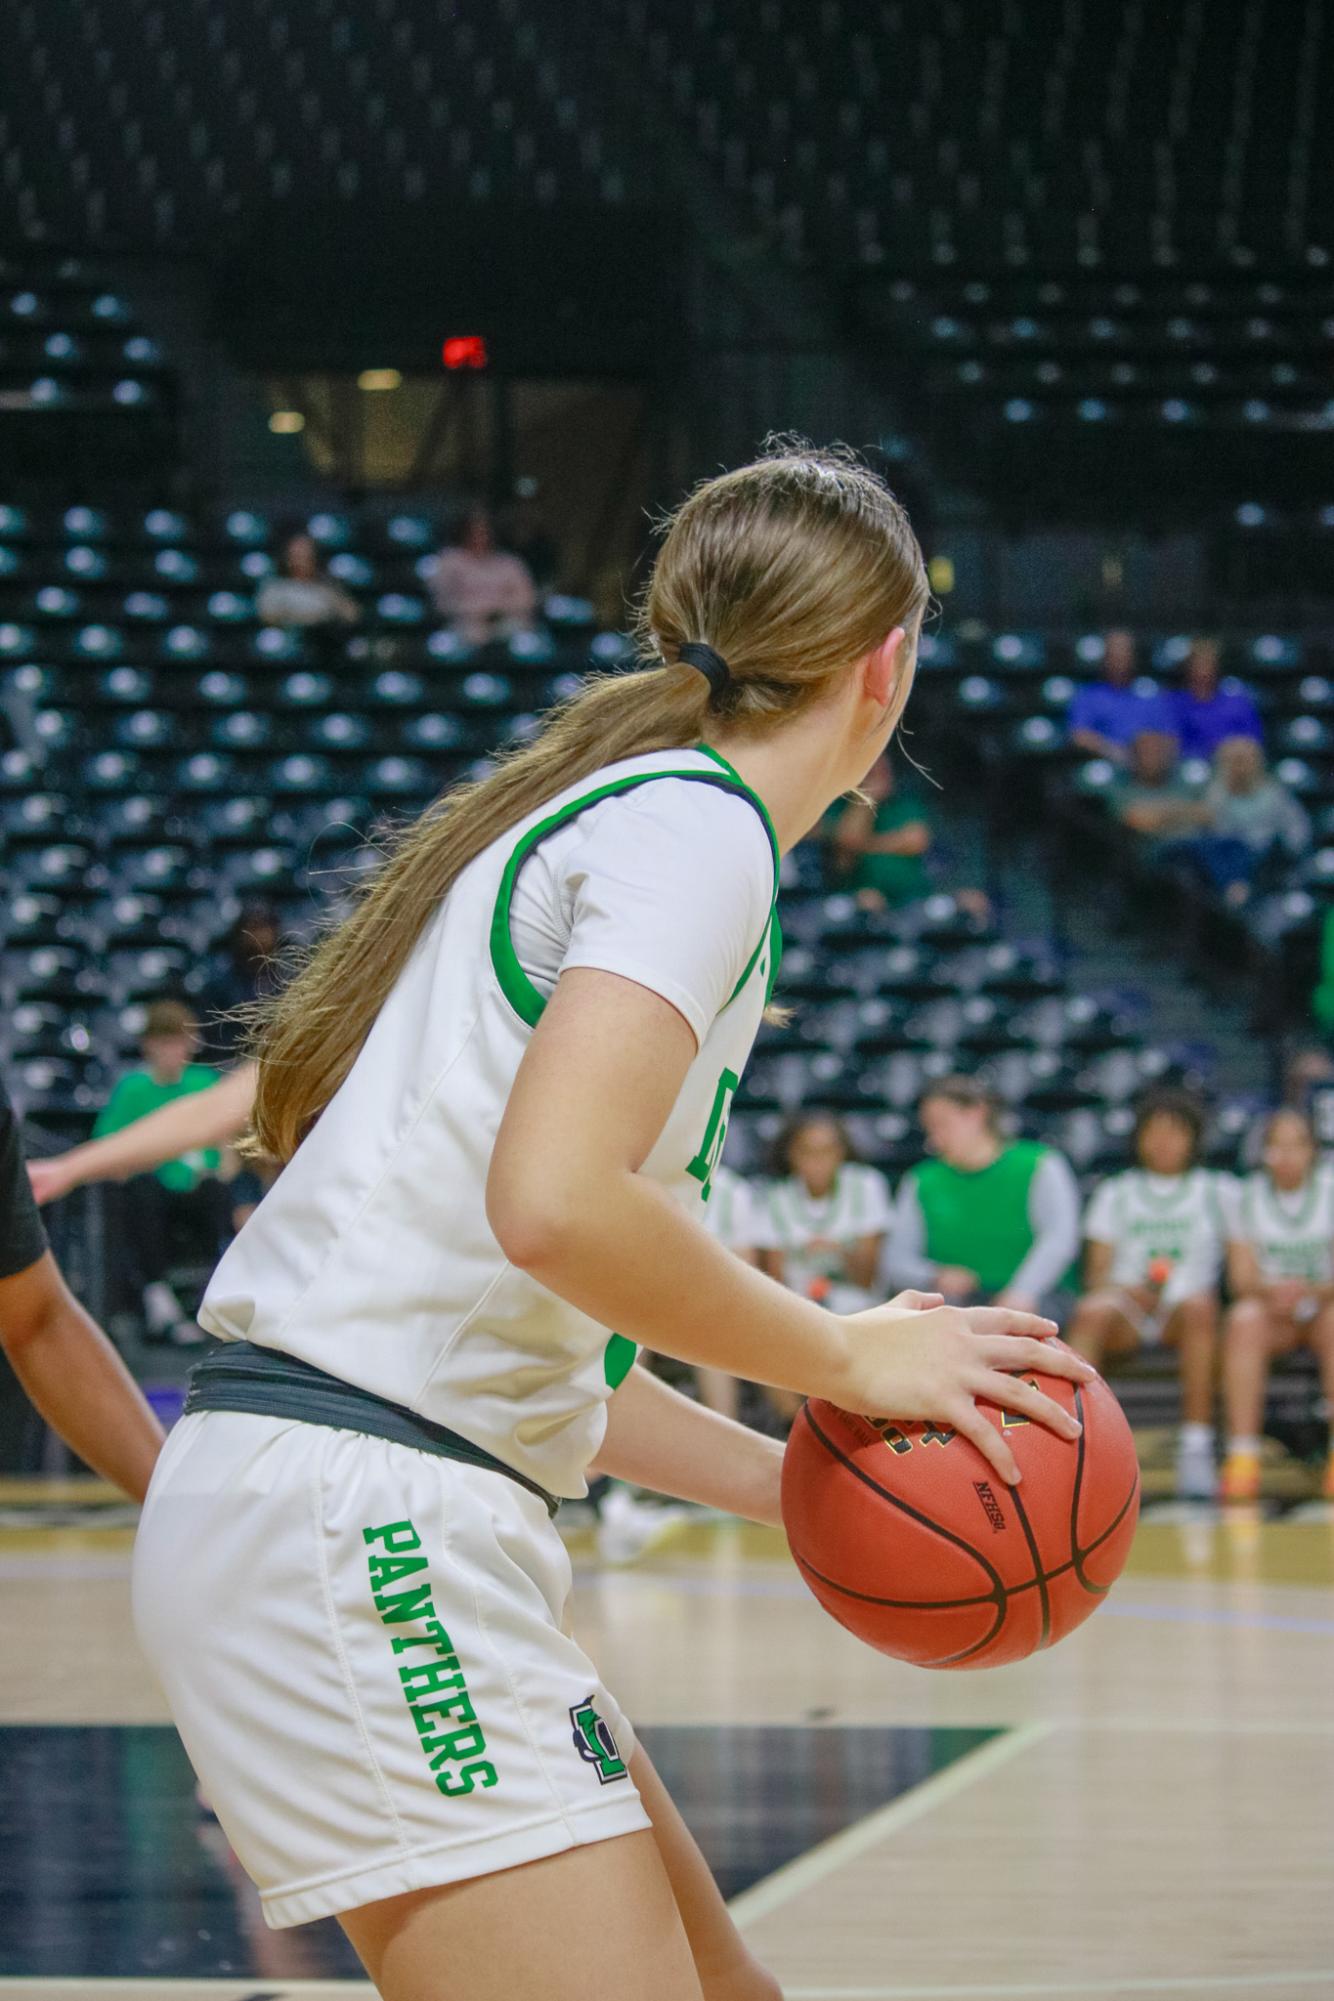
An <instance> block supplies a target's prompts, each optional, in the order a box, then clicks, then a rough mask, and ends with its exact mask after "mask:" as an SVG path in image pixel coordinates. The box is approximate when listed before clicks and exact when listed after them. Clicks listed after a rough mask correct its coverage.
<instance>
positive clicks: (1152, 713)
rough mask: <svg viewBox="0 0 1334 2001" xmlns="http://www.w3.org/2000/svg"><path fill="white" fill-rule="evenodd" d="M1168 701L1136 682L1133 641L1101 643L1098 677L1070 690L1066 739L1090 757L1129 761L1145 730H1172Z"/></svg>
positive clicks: (1116, 636) (1115, 635)
mask: <svg viewBox="0 0 1334 2001" xmlns="http://www.w3.org/2000/svg"><path fill="white" fill-rule="evenodd" d="M1171 728H1172V722H1171V716H1170V711H1169V707H1168V701H1167V697H1166V696H1165V695H1160V694H1159V693H1158V690H1157V689H1156V688H1146V687H1144V686H1143V685H1142V684H1139V683H1137V682H1136V680H1135V641H1134V639H1133V638H1132V636H1131V635H1130V633H1128V632H1119V631H1118V632H1109V633H1108V634H1107V636H1106V638H1105V639H1104V640H1103V653H1102V679H1101V680H1100V681H1091V682H1089V683H1088V685H1087V686H1086V687H1083V688H1078V689H1076V691H1075V698H1074V700H1073V701H1072V702H1071V704H1070V718H1069V729H1070V741H1071V742H1072V743H1073V744H1075V745H1076V746H1077V747H1078V748H1079V749H1080V750H1082V751H1086V752H1087V753H1088V755H1089V756H1090V757H1108V758H1110V759H1111V760H1112V762H1113V764H1128V763H1129V762H1130V746H1131V744H1132V743H1133V742H1134V740H1135V738H1136V737H1137V736H1141V735H1143V733H1144V732H1145V731H1146V730H1169V731H1170V730H1171Z"/></svg>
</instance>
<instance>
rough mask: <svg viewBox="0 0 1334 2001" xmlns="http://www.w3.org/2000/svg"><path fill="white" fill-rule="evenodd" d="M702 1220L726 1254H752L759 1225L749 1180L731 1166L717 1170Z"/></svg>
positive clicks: (714, 1173)
mask: <svg viewBox="0 0 1334 2001" xmlns="http://www.w3.org/2000/svg"><path fill="white" fill-rule="evenodd" d="M704 1221H705V1223H706V1224H707V1226H708V1228H709V1229H710V1230H711V1231H712V1232H713V1234H714V1236H715V1237H716V1238H717V1239H718V1242H719V1243H720V1244H724V1245H725V1246H726V1247H727V1249H728V1250H729V1251H753V1250H754V1248H755V1244H756V1239H757V1236H758V1231H759V1225H758V1223H757V1221H756V1216H755V1197H754V1195H753V1194H752V1192H751V1186H750V1183H749V1182H748V1181H744V1180H743V1179H742V1177H741V1176H740V1175H739V1174H738V1173H737V1172H736V1170H735V1169H734V1168H731V1167H716V1168H715V1169H714V1171H713V1183H712V1191H711V1193H710V1195H709V1202H708V1207H707V1208H706V1209H705V1211H704Z"/></svg>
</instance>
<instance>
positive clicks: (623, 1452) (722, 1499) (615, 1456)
mask: <svg viewBox="0 0 1334 2001" xmlns="http://www.w3.org/2000/svg"><path fill="white" fill-rule="evenodd" d="M940 1303H941V1300H940V1294H939V1293H938V1292H902V1293H899V1294H898V1295H897V1296H896V1297H895V1298H894V1299H892V1300H890V1301H889V1304H890V1305H891V1306H898V1307H902V1308H905V1309H922V1308H929V1307H932V1306H939V1305H940ZM782 1469H783V1445H782V1442H781V1440H779V1439H776V1438H766V1437H764V1436H763V1434H762V1433H761V1432H758V1431H752V1430H751V1429H750V1427H749V1425H745V1424H738V1423H737V1422H736V1421H735V1419H733V1418H730V1417H721V1416H719V1414H718V1413H717V1412H716V1411H712V1410H706V1409H705V1408H704V1406H703V1404H698V1403H693V1402H692V1401H691V1399H690V1398H689V1397H686V1396H682V1395H681V1393H680V1391H679V1390H674V1389H672V1388H670V1387H669V1385H668V1384H666V1383H664V1382H663V1381H662V1379H661V1378H660V1377H658V1376H655V1375H653V1374H652V1372H651V1371H650V1370H648V1369H643V1368H637V1367H636V1368H633V1369H631V1370H630V1372H629V1374H628V1375H627V1376H626V1378H625V1381H624V1382H623V1383H622V1384H621V1386H620V1388H619V1389H618V1390H616V1391H615V1392H614V1393H613V1394H612V1396H611V1398H610V1400H609V1402H608V1404H607V1429H606V1432H605V1434H604V1436H603V1440H602V1444H601V1447H600V1448H599V1450H598V1453H597V1456H596V1457H595V1458H594V1460H593V1463H592V1465H591V1466H590V1467H589V1468H588V1476H589V1478H590V1479H592V1478H593V1477H594V1476H595V1475H597V1474H600V1473H605V1474H607V1475H609V1477H610V1478H611V1479H613V1480H628V1481H630V1482H631V1483H632V1484H633V1485H634V1486H636V1487H648V1488H650V1489H651V1490H652V1492H653V1493H655V1494H670V1495H671V1496H672V1498H673V1499H674V1500H678V1501H696V1502H698V1503H699V1504H700V1506H701V1507H705V1508H720V1509H722V1511H723V1512H724V1513H725V1514H729V1515H740V1516H741V1518H742V1520H743V1521H748V1522H763V1523H764V1524H766V1525H767V1526H769V1527H781V1526H782V1519H783V1517H782V1508H781V1503H780V1499H779V1487H780V1483H781V1478H782Z"/></svg>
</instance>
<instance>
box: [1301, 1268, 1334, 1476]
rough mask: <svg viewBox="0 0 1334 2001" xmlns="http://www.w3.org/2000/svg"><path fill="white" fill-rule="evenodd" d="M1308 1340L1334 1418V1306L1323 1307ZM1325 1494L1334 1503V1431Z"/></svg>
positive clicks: (1311, 1326) (1326, 1466)
mask: <svg viewBox="0 0 1334 2001" xmlns="http://www.w3.org/2000/svg"><path fill="white" fill-rule="evenodd" d="M1307 1339H1308V1340H1309V1342H1310V1344H1311V1348H1312V1350H1313V1352H1314V1354H1315V1358H1316V1360H1317V1361H1318V1362H1319V1364H1320V1387H1321V1390H1322V1391H1323V1392H1324V1398H1325V1408H1326V1410H1328V1411H1329V1412H1330V1413H1331V1415H1332V1416H1334V1304H1331V1305H1328V1306H1322V1307H1321V1309H1320V1311H1319V1313H1317V1314H1316V1317H1315V1319H1314V1320H1313V1321H1312V1322H1311V1325H1310V1328H1309V1330H1308V1333H1307ZM1324 1494H1325V1499H1326V1500H1327V1501H1334V1430H1331V1434H1330V1449H1329V1458H1328V1460H1327V1462H1326V1465H1325V1483H1324Z"/></svg>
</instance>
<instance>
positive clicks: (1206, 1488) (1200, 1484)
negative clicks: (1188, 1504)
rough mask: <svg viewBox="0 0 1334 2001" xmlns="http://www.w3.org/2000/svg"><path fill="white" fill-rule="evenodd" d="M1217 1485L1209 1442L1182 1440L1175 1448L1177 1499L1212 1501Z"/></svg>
mask: <svg viewBox="0 0 1334 2001" xmlns="http://www.w3.org/2000/svg"><path fill="white" fill-rule="evenodd" d="M1217 1485H1218V1472H1217V1469H1216V1467H1215V1466H1214V1449H1213V1445H1212V1443H1211V1442H1210V1440H1208V1439H1207V1438H1206V1439H1201V1440H1198V1441H1197V1440H1195V1439H1184V1438H1183V1439H1182V1440H1181V1442H1180V1444H1179V1445H1178V1446H1177V1499H1178V1500H1181V1501H1212V1499H1213V1498H1214V1491H1215V1489H1216V1487H1217Z"/></svg>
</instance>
